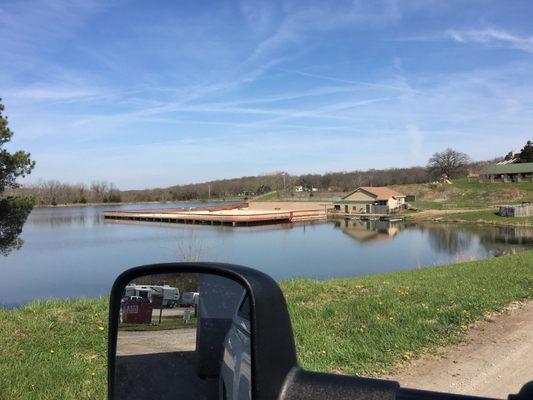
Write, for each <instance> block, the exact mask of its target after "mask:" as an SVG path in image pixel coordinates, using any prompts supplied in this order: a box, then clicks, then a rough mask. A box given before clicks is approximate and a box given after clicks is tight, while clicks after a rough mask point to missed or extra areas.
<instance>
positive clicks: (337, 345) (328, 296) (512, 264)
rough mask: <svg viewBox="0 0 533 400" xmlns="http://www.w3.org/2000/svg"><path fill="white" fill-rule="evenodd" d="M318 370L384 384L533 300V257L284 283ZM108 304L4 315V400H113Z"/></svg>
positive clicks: (305, 351)
mask: <svg viewBox="0 0 533 400" xmlns="http://www.w3.org/2000/svg"><path fill="white" fill-rule="evenodd" d="M281 286H282V289H283V291H284V293H285V295H286V297H287V301H288V304H289V309H290V313H291V318H292V322H293V328H294V332H295V337H296V342H297V346H298V354H299V359H300V362H301V363H302V365H303V366H304V367H306V368H309V369H314V370H320V371H337V372H344V373H365V374H376V373H377V374H379V373H380V372H383V371H386V370H388V369H390V368H392V367H393V366H394V365H396V364H397V363H399V362H402V360H409V359H411V358H412V357H415V356H417V355H418V354H420V353H421V352H423V351H426V350H428V349H433V348H435V346H437V345H445V344H447V343H450V342H453V341H456V340H458V338H460V336H461V334H462V333H463V332H465V331H466V330H468V325H469V323H471V322H473V321H475V320H476V319H479V318H481V317H482V316H483V314H485V313H488V312H492V311H495V310H498V309H500V308H502V307H504V306H505V305H506V304H508V303H510V302H512V301H514V300H520V299H525V298H531V297H533V251H529V252H524V253H520V254H517V255H512V256H505V257H499V258H494V259H490V260H483V261H473V262H466V263H461V264H456V265H450V266H444V267H434V268H427V269H420V270H412V271H404V272H395V273H387V274H379V275H369V276H363V277H358V278H350V279H334V280H327V281H316V280H306V279H294V280H288V281H283V282H281ZM106 314H107V304H106V301H105V300H104V299H94V300H77V301H55V302H36V303H33V304H31V305H29V306H25V307H22V308H20V309H16V310H0V335H1V337H2V340H1V341H0V357H1V359H2V362H1V363H0V398H2V399H3V398H9V399H103V398H105V380H106V376H105V373H106V370H105V368H106V360H105V354H106V340H107V338H106V332H107V327H106V326H105V321H106V318H107V316H106Z"/></svg>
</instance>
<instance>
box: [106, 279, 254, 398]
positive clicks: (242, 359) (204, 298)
mask: <svg viewBox="0 0 533 400" xmlns="http://www.w3.org/2000/svg"><path fill="white" fill-rule="evenodd" d="M117 331H118V335H117V348H116V360H115V378H114V379H115V382H114V392H115V398H116V399H120V400H126V399H127V400H133V399H147V398H154V399H209V400H210V399H217V400H218V399H239V400H240V399H250V398H251V361H252V360H251V332H252V330H251V322H250V304H249V301H248V296H247V293H246V290H245V289H244V288H243V287H242V286H241V285H240V284H239V283H237V282H234V281H233V280H231V279H228V278H224V277H220V276H216V275H211V274H192V273H175V274H156V275H149V276H143V277H141V278H137V279H135V280H133V281H131V282H129V283H128V284H127V285H126V287H125V288H124V290H123V293H122V300H121V307H120V318H119V326H118V329H117Z"/></svg>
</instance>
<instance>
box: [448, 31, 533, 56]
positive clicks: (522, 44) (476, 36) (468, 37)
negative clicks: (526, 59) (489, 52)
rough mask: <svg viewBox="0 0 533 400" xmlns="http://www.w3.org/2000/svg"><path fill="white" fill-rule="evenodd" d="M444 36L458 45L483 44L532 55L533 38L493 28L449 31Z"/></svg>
mask: <svg viewBox="0 0 533 400" xmlns="http://www.w3.org/2000/svg"><path fill="white" fill-rule="evenodd" d="M446 35H447V36H448V37H450V38H451V39H453V40H455V41H456V42H459V43H483V44H489V45H494V46H497V47H508V48H512V49H516V50H522V51H525V52H527V53H533V36H519V35H513V34H511V33H508V32H505V31H502V30H498V29H493V28H487V29H478V30H476V29H471V30H455V29H450V30H448V31H447V32H446Z"/></svg>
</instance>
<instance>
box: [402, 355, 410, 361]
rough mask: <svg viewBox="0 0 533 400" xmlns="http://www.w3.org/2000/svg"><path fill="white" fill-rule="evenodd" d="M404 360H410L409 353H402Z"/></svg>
mask: <svg viewBox="0 0 533 400" xmlns="http://www.w3.org/2000/svg"><path fill="white" fill-rule="evenodd" d="M402 358H403V359H404V361H411V359H412V357H411V356H410V355H409V354H404V355H403V357H402Z"/></svg>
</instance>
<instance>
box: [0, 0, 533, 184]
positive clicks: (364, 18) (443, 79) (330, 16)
mask: <svg viewBox="0 0 533 400" xmlns="http://www.w3.org/2000/svg"><path fill="white" fill-rule="evenodd" d="M532 20H533V3H532V2H530V1H476V0H469V1H466V0H465V1H442V0H439V1H416V0H413V1H394V0H389V1H377V0H376V1H367V0H365V1H346V2H343V1H332V2H325V1H317V2H313V1H303V0H298V1H292V2H291V1H288V2H276V1H272V0H269V1H264V2H256V1H242V2H238V1H181V2H180V1H167V2H165V1H158V2H146V1H112V2H109V1H105V2H104V1H101V2H93V1H90V0H82V1H79V2H76V1H69V2H64V3H63V2H60V1H55V0H49V1H31V2H24V1H11V0H9V1H6V0H0V48H1V49H2V54H3V56H2V57H1V58H0V97H2V98H3V103H4V104H5V106H6V114H7V115H8V116H9V118H10V125H11V127H12V129H13V131H14V132H15V138H14V141H13V143H12V144H11V148H13V149H15V148H23V149H26V150H29V151H31V153H32V155H33V157H34V159H35V160H36V161H37V167H36V169H35V171H34V173H33V174H32V176H31V177H30V178H28V179H27V180H26V182H35V181H37V180H39V179H59V180H63V181H68V182H85V183H89V182H91V181H93V180H108V181H112V182H114V183H116V184H117V185H118V186H119V187H120V188H123V189H127V188H144V187H161V186H169V185H173V184H178V183H189V182H200V181H205V180H209V179H217V178H224V177H226V178H227V177H236V176H243V175H253V174H260V173H267V172H270V171H276V170H285V171H288V172H289V173H292V174H300V173H306V172H320V173H322V172H326V171H343V170H348V171H349V170H354V169H368V168H383V167H392V166H411V165H424V164H425V163H426V161H427V159H428V157H429V156H430V155H431V154H432V153H433V152H435V151H438V150H442V149H444V148H446V147H453V148H456V149H458V150H461V151H464V152H466V153H468V154H469V155H470V156H471V157H472V158H473V159H476V160H479V159H488V158H492V157H495V156H501V155H503V154H505V153H506V152H507V151H509V150H511V149H515V150H518V149H520V148H521V147H522V145H523V144H524V143H525V141H526V140H527V139H530V138H531V136H533V135H532V133H533V90H532V89H533V73H532V71H533V24H532V23H531V21H532Z"/></svg>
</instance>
